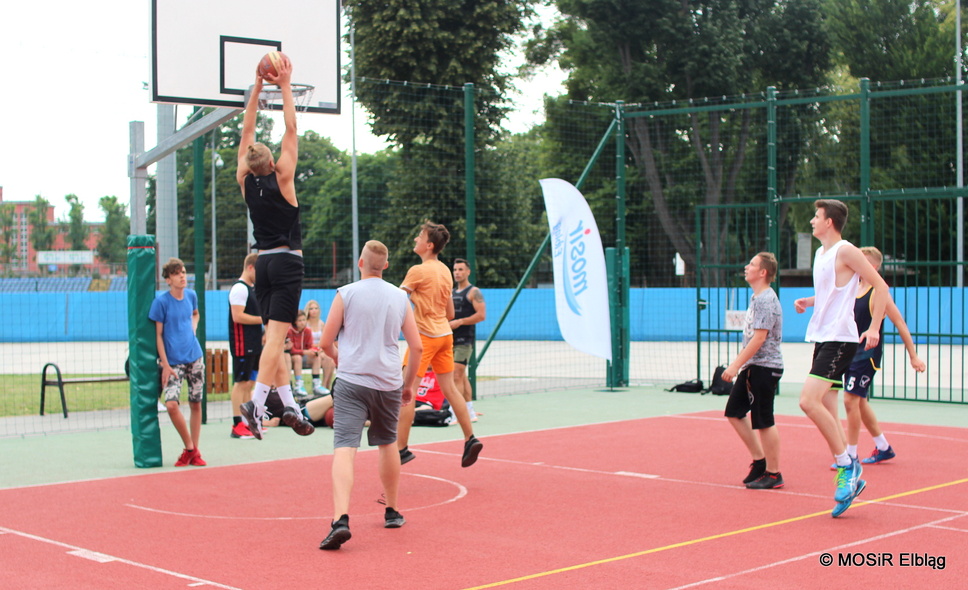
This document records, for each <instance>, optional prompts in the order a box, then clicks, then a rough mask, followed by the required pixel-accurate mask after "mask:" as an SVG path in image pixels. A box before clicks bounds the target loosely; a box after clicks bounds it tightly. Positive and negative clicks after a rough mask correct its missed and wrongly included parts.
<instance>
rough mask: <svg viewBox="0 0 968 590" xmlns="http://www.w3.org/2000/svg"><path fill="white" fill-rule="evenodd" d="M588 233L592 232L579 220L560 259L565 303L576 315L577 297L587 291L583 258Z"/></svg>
mask: <svg viewBox="0 0 968 590" xmlns="http://www.w3.org/2000/svg"><path fill="white" fill-rule="evenodd" d="M590 233H592V230H590V229H587V228H585V226H584V224H583V223H582V221H581V220H580V219H579V220H578V227H576V228H575V229H573V230H572V231H571V232H569V233H568V241H567V242H566V244H565V251H564V256H562V257H561V265H562V269H561V271H562V272H561V276H562V277H563V278H564V283H565V285H564V287H565V301H567V302H568V307H570V308H571V311H573V312H575V314H576V315H581V305H580V304H579V303H578V296H579V295H581V294H582V293H584V292H585V291H586V290H587V289H588V273H587V272H586V271H585V267H586V266H588V259H587V258H586V257H585V244H586V242H585V237H586V236H587V235H588V234H590Z"/></svg>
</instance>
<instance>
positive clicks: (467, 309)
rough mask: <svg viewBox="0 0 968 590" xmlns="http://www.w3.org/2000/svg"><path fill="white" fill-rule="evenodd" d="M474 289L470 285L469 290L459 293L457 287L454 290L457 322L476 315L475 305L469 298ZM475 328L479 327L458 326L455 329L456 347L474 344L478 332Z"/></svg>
mask: <svg viewBox="0 0 968 590" xmlns="http://www.w3.org/2000/svg"><path fill="white" fill-rule="evenodd" d="M473 288H474V285H468V286H467V288H465V289H463V290H461V291H458V290H457V288H456V287H455V288H454V291H453V293H452V294H451V297H452V298H453V299H454V319H455V320H460V319H463V318H469V317H471V316H472V315H474V304H473V303H471V300H470V298H468V297H467V295H468V294H469V293H470V292H471V289H473ZM475 328H477V325H476V324H471V325H469V326H458V327H457V328H456V329H454V345H455V346H456V345H458V344H473V343H474V339H475V338H476V337H477V330H476V329H475Z"/></svg>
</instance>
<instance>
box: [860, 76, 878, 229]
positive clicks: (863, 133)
mask: <svg viewBox="0 0 968 590" xmlns="http://www.w3.org/2000/svg"><path fill="white" fill-rule="evenodd" d="M858 189H859V192H860V197H861V198H860V244H859V245H860V246H871V245H873V244H874V239H873V238H874V236H873V233H874V220H873V219H872V216H871V195H870V190H871V81H870V79H869V78H861V79H860V186H859V187H858Z"/></svg>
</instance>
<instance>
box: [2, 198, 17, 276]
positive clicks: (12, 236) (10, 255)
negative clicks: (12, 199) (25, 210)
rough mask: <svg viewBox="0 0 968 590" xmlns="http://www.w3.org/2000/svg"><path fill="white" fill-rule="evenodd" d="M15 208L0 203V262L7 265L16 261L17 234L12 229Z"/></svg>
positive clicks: (8, 204) (13, 228)
mask: <svg viewBox="0 0 968 590" xmlns="http://www.w3.org/2000/svg"><path fill="white" fill-rule="evenodd" d="M15 211H16V207H14V206H13V205H12V204H10V203H0V262H3V263H6V264H9V263H11V262H14V261H16V260H17V232H16V229H15V227H14V213H15Z"/></svg>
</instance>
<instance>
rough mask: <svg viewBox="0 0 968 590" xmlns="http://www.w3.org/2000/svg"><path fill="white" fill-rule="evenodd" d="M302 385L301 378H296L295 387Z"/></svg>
mask: <svg viewBox="0 0 968 590" xmlns="http://www.w3.org/2000/svg"><path fill="white" fill-rule="evenodd" d="M300 385H302V377H296V387H299V386H300Z"/></svg>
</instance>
